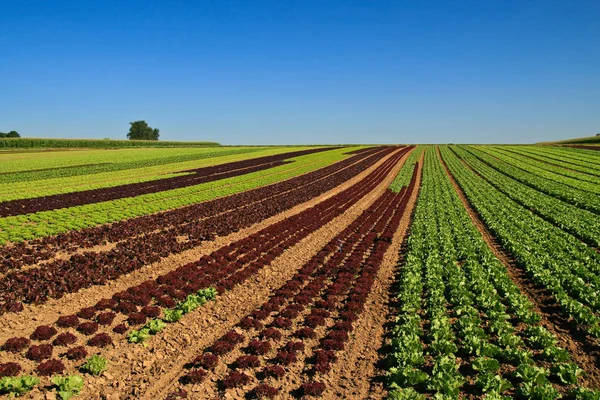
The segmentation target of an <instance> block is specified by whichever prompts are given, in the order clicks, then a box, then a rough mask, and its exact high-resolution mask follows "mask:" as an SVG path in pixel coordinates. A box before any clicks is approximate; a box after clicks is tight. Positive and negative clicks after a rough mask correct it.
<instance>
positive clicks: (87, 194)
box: [0, 147, 339, 217]
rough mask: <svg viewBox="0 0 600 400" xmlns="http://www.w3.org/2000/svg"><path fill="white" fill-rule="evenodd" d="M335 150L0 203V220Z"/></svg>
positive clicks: (207, 179) (192, 182)
mask: <svg viewBox="0 0 600 400" xmlns="http://www.w3.org/2000/svg"><path fill="white" fill-rule="evenodd" d="M338 148H339V147H333V148H314V149H309V150H301V151H294V152H289V153H283V154H278V155H274V156H266V157H259V158H253V159H250V160H244V161H236V162H232V163H227V164H220V165H216V166H212V167H204V168H199V169H193V170H187V171H179V172H186V173H188V174H187V175H182V176H176V177H170V178H164V179H157V180H153V181H151V182H141V183H132V184H128V185H120V186H114V187H111V188H104V189H94V190H84V191H80V192H74V193H67V194H59V195H54V196H44V197H36V198H29V199H21V200H13V201H5V202H0V217H8V216H14V215H23V214H30V213H36V212H40V211H46V210H57V209H60V208H67V207H75V206H81V205H84V204H93V203H100V202H104V201H110V200H116V199H122V198H126V197H135V196H140V195H143V194H148V193H157V192H162V191H167V190H172V189H179V188H183V187H187V186H194V185H199V184H201V183H206V182H211V181H216V180H219V179H225V178H230V177H233V176H239V175H244V174H249V173H252V172H257V171H263V170H265V169H270V168H274V167H276V166H279V165H283V164H286V163H289V161H287V162H286V161H285V160H287V159H290V158H293V157H300V156H303V155H308V154H314V153H319V152H322V151H327V150H335V149H338Z"/></svg>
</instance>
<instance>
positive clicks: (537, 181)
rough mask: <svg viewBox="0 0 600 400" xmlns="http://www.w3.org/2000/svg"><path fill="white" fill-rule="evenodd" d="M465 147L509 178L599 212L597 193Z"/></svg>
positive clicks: (599, 202) (470, 147) (480, 150)
mask: <svg viewBox="0 0 600 400" xmlns="http://www.w3.org/2000/svg"><path fill="white" fill-rule="evenodd" d="M465 149H466V150H467V151H469V152H470V153H471V154H473V155H474V156H475V157H477V158H478V159H480V160H481V161H482V162H484V163H486V164H487V165H489V166H490V167H492V168H494V169H495V170H497V171H499V172H502V173H503V174H505V175H508V176H510V177H511V178H513V179H516V180H518V181H519V182H522V183H524V184H526V185H527V186H530V187H532V188H534V189H536V190H539V191H541V192H544V193H546V194H548V195H550V196H553V197H557V198H559V199H561V200H563V201H566V202H567V203H570V204H573V205H575V206H577V207H580V208H583V209H586V210H589V211H592V212H594V213H596V214H600V201H599V200H598V195H597V194H594V193H590V192H587V191H585V190H580V189H577V188H574V187H571V186H569V185H565V184H562V183H560V182H556V181H554V180H553V179H551V178H547V177H543V176H540V175H537V174H535V173H532V172H528V171H525V170H523V169H521V168H518V167H516V166H514V165H512V164H511V163H509V162H507V161H502V160H500V159H498V158H494V157H493V156H492V155H490V154H488V153H487V152H484V151H483V150H482V149H481V148H479V147H474V146H469V147H466V148H465ZM488 151H489V150H488Z"/></svg>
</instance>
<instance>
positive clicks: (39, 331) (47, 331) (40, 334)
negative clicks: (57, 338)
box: [30, 325, 58, 340]
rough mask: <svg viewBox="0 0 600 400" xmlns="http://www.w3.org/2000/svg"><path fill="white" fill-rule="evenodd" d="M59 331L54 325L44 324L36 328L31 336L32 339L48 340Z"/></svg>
mask: <svg viewBox="0 0 600 400" xmlns="http://www.w3.org/2000/svg"><path fill="white" fill-rule="evenodd" d="M57 333H58V331H57V330H56V328H54V327H52V326H45V325H42V326H38V327H37V328H35V331H33V333H32V334H31V336H30V337H31V339H32V340H48V339H50V338H52V337H53V336H54V335H56V334H57Z"/></svg>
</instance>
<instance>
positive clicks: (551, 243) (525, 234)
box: [442, 148, 600, 337]
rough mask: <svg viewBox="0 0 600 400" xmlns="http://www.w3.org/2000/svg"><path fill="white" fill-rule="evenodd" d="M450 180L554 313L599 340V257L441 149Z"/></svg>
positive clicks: (450, 153)
mask: <svg viewBox="0 0 600 400" xmlns="http://www.w3.org/2000/svg"><path fill="white" fill-rule="evenodd" d="M442 156H443V159H444V161H445V162H446V164H447V166H448V168H449V169H450V171H451V172H452V175H453V176H454V177H455V179H456V180H457V182H458V184H459V185H460V187H461V188H462V189H463V191H464V192H465V195H466V196H467V197H468V199H469V202H470V203H471V204H472V206H473V207H474V208H475V210H476V211H477V212H478V213H479V214H480V215H481V218H482V219H483V221H484V222H485V224H486V225H487V226H488V227H489V228H490V230H491V231H492V232H493V233H494V235H496V236H497V237H498V238H499V239H500V241H501V243H502V245H503V247H504V248H505V249H507V250H508V251H509V252H510V253H511V254H512V255H513V256H514V257H515V258H516V260H517V264H518V266H519V267H520V268H523V269H524V270H525V271H526V272H527V275H528V277H529V278H530V279H532V280H533V281H534V282H535V283H536V284H538V285H541V286H542V287H544V288H545V289H546V290H548V291H549V292H550V293H551V294H552V297H553V298H554V300H555V301H556V303H557V304H558V305H560V309H561V310H562V312H563V313H564V314H566V315H567V316H568V317H570V318H572V319H573V321H574V322H575V323H577V325H578V329H582V330H583V331H585V332H587V333H588V334H589V335H591V336H593V337H600V318H599V317H598V314H597V313H598V311H600V295H599V294H598V291H597V290H596V289H595V288H597V287H598V286H600V253H598V252H597V251H595V250H593V249H591V248H590V247H588V246H586V245H585V244H583V243H582V242H580V241H579V240H578V239H576V238H575V237H573V236H572V235H571V234H569V233H566V232H564V231H563V230H561V229H560V228H558V227H556V226H554V225H552V224H551V223H549V222H547V221H545V220H543V219H542V218H540V217H538V216H537V215H535V214H532V213H531V212H530V211H529V210H526V209H524V208H523V207H522V206H520V205H519V204H518V203H516V202H514V201H513V200H511V199H510V198H509V197H507V196H506V195H505V194H503V193H501V192H500V191H498V190H497V189H496V188H495V187H494V186H492V185H491V184H489V183H488V182H486V181H485V180H483V179H482V178H480V177H479V176H478V175H476V174H475V173H474V172H472V171H471V170H469V169H467V168H464V166H462V164H461V163H460V161H459V160H458V158H457V157H456V155H455V154H454V153H452V152H451V151H450V150H449V149H447V148H444V149H442Z"/></svg>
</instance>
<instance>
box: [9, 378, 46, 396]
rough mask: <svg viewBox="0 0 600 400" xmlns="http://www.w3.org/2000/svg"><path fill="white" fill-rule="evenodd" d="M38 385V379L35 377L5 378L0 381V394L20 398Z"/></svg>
mask: <svg viewBox="0 0 600 400" xmlns="http://www.w3.org/2000/svg"><path fill="white" fill-rule="evenodd" d="M38 383H40V379H39V378H37V377H35V376H28V375H23V376H17V377H13V376H5V377H4V378H2V379H0V393H4V394H8V395H9V396H20V395H22V394H25V393H27V392H29V391H30V390H31V389H33V388H34V387H35V385H37V384H38Z"/></svg>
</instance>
